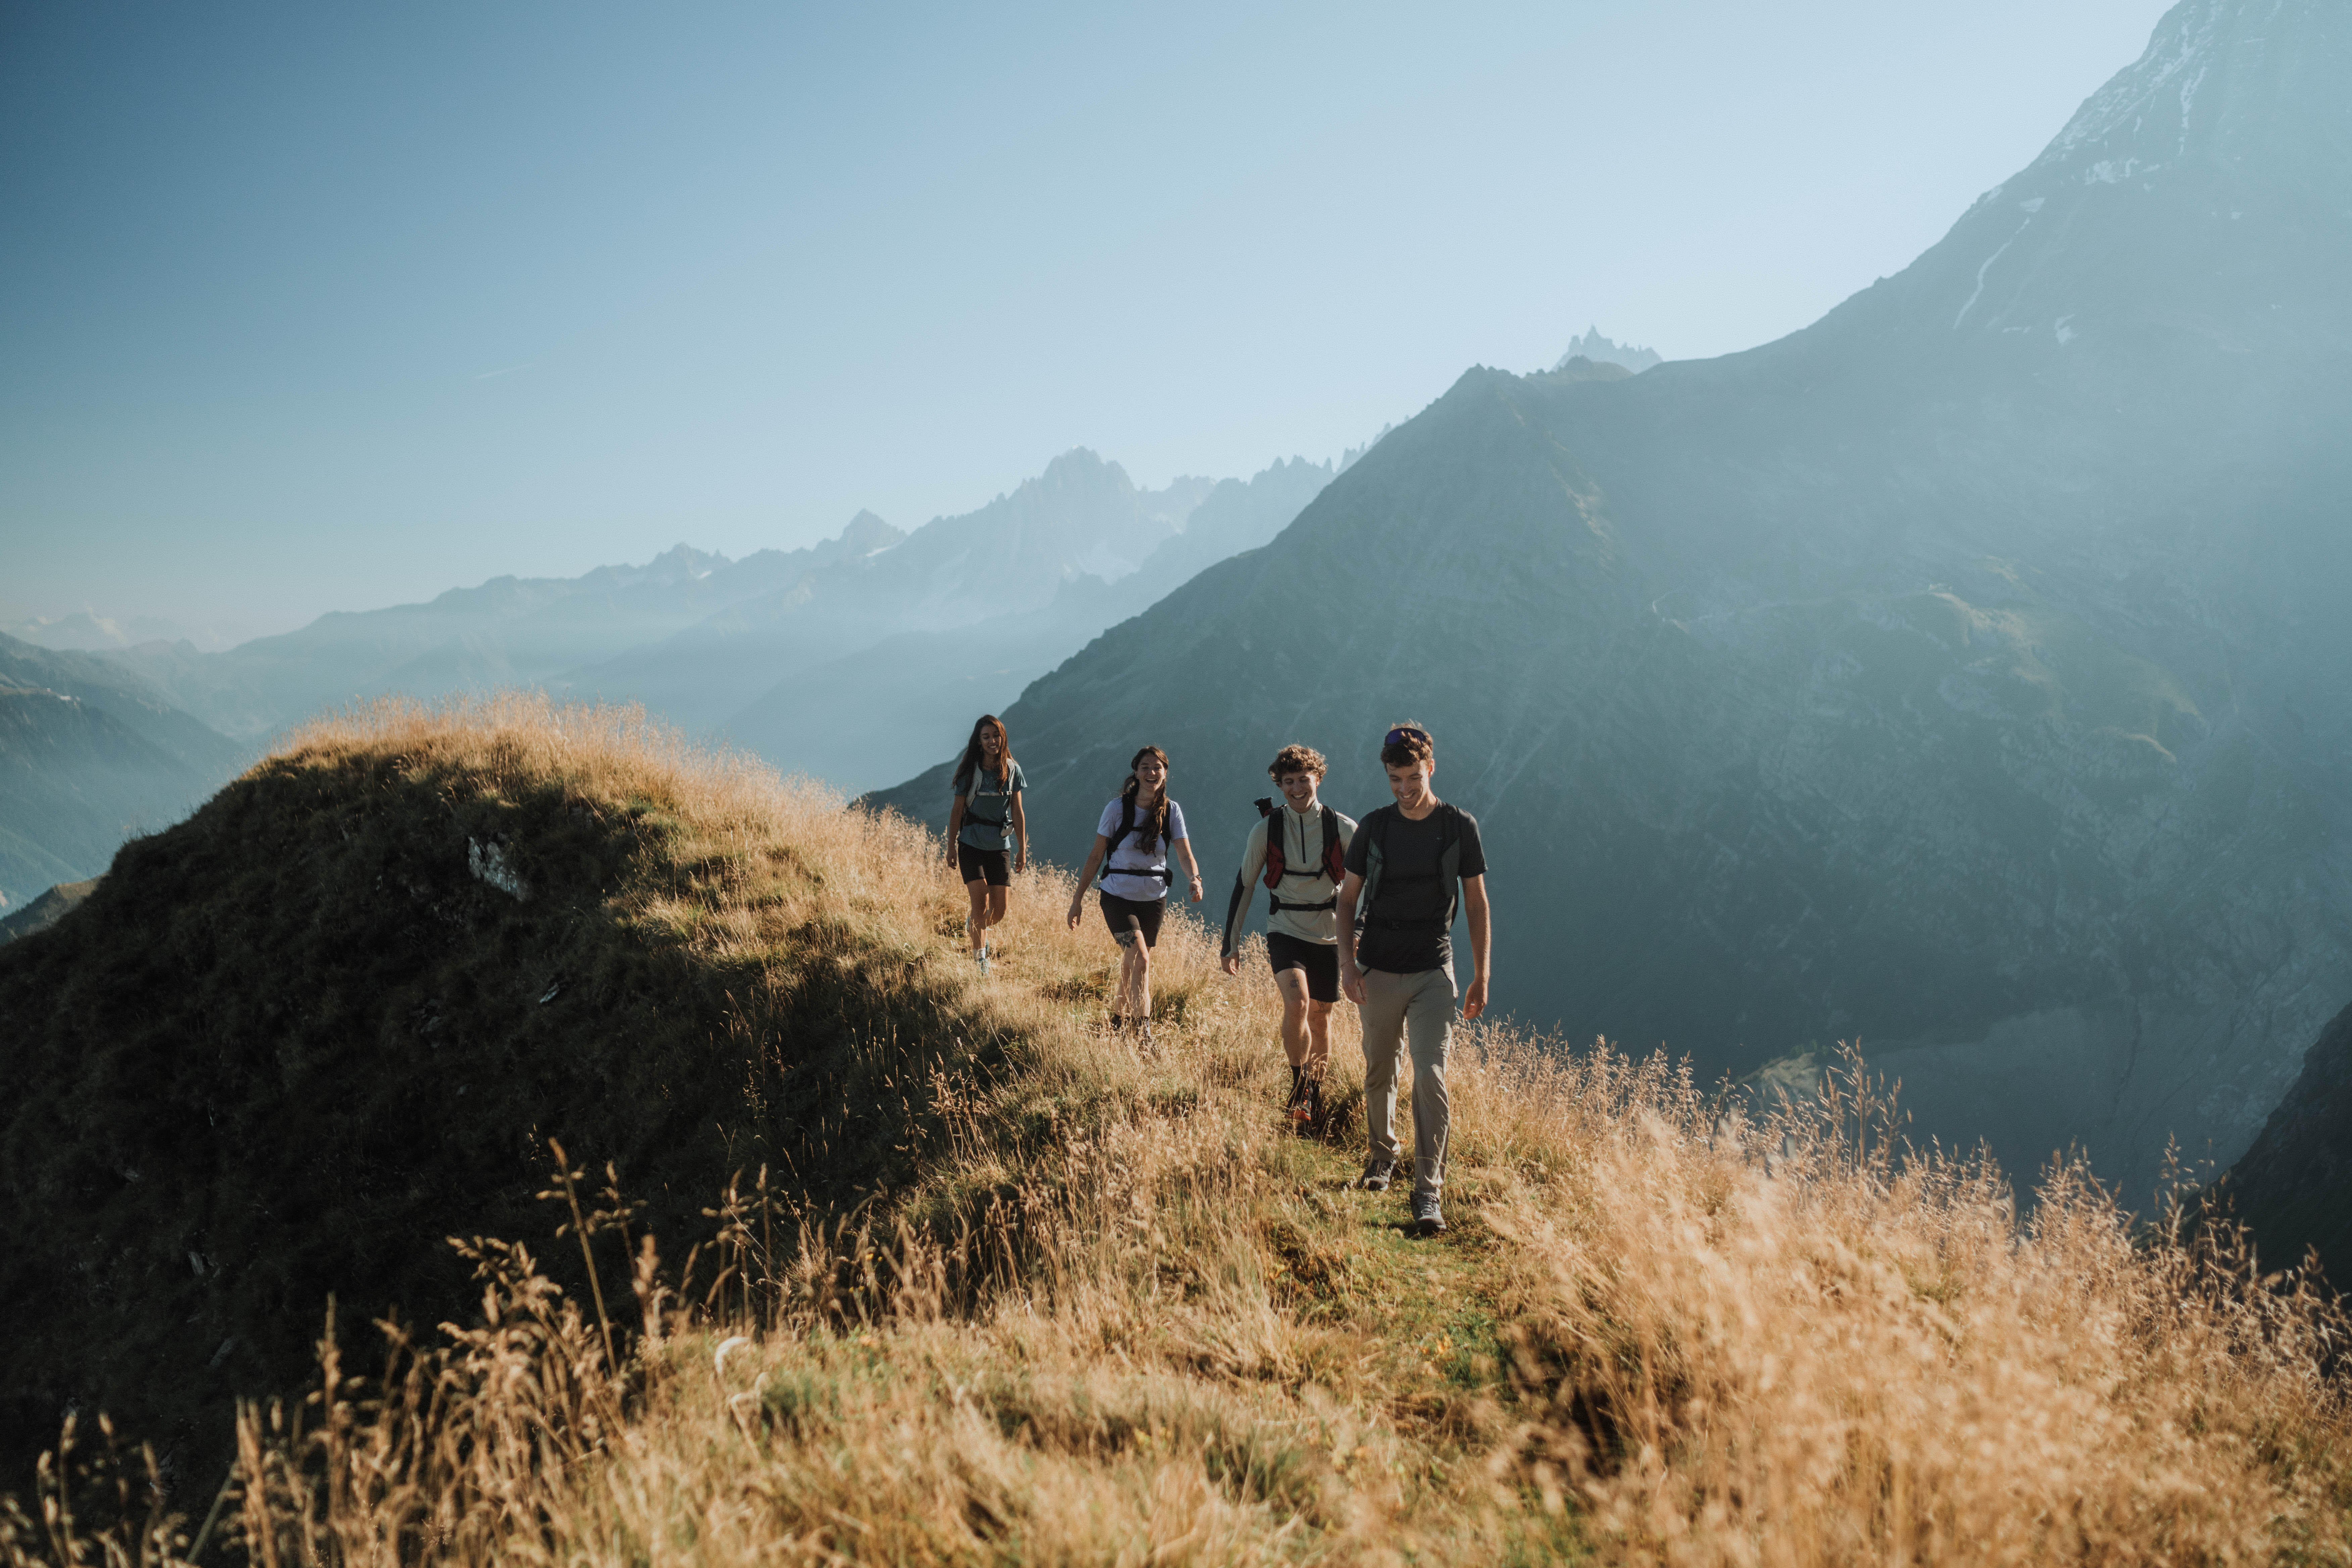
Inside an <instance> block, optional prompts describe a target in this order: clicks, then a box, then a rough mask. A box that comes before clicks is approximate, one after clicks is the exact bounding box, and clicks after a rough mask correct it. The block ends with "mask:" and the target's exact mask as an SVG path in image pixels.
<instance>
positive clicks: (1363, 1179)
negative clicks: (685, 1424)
mask: <svg viewBox="0 0 2352 1568" xmlns="http://www.w3.org/2000/svg"><path fill="white" fill-rule="evenodd" d="M1395 1174H1396V1162H1395V1161H1394V1160H1383V1159H1381V1157H1380V1156H1379V1155H1378V1154H1375V1155H1373V1156H1372V1157H1371V1158H1370V1160H1368V1161H1366V1162H1365V1163H1364V1173H1363V1174H1362V1175H1360V1176H1358V1177H1357V1178H1356V1185H1357V1186H1359V1187H1360V1188H1362V1189H1363V1190H1364V1191H1365V1192H1368V1193H1384V1192H1387V1191H1388V1190H1389V1178H1391V1176H1394V1175H1395Z"/></svg>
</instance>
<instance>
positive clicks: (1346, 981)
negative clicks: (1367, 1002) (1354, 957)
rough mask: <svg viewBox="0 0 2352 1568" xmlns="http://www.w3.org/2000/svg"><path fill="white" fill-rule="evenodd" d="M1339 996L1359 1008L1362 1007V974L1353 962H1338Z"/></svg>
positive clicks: (1346, 960)
mask: <svg viewBox="0 0 2352 1568" xmlns="http://www.w3.org/2000/svg"><path fill="white" fill-rule="evenodd" d="M1339 994H1341V995H1342V996H1345V997H1346V998H1347V999H1348V1000H1349V1001H1350V1002H1353V1003H1354V1004H1355V1005H1357V1006H1359V1007H1360V1006H1362V1005H1364V972H1363V971H1362V970H1360V969H1359V968H1357V967H1356V965H1355V963H1354V962H1353V961H1351V960H1349V959H1341V960H1340V961H1339Z"/></svg>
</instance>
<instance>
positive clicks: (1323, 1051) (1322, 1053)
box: [1284, 969, 1331, 1083]
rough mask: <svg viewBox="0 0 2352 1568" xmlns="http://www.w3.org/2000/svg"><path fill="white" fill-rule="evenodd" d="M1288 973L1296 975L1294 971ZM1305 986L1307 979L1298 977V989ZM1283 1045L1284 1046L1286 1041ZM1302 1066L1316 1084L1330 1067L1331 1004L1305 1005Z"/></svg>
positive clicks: (1314, 1003)
mask: <svg viewBox="0 0 2352 1568" xmlns="http://www.w3.org/2000/svg"><path fill="white" fill-rule="evenodd" d="M1290 973H1293V974H1298V971H1297V970H1295V969H1294V970H1292V971H1290ZM1306 984H1307V977H1306V976H1305V975H1303V974H1301V975H1299V989H1300V990H1302V991H1303V990H1305V989H1306ZM1284 1043H1285V1044H1288V1041H1287V1040H1286V1041H1285V1042H1284ZM1304 1065H1305V1066H1306V1068H1307V1077H1308V1078H1310V1079H1314V1080H1315V1081H1316V1082H1317V1083H1320V1082H1322V1081H1323V1070H1324V1068H1328V1067H1329V1066H1330V1065H1331V1004H1330V1003H1328V1002H1309V1003H1307V1057H1306V1061H1305V1064H1304Z"/></svg>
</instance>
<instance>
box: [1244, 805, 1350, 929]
mask: <svg viewBox="0 0 2352 1568" xmlns="http://www.w3.org/2000/svg"><path fill="white" fill-rule="evenodd" d="M1256 804H1257V814H1258V816H1262V817H1264V818H1265V885H1266V889H1267V892H1266V896H1265V901H1266V904H1267V905H1268V907H1269V910H1328V909H1332V908H1335V907H1337V905H1338V904H1339V894H1338V893H1337V892H1334V893H1333V894H1332V895H1331V897H1329V898H1328V899H1326V900H1323V901H1322V902H1321V903H1319V904H1293V903H1286V902H1284V901H1283V897H1282V883H1283V879H1285V878H1287V877H1328V878H1330V879H1331V886H1332V887H1333V888H1334V889H1337V888H1338V887H1339V884H1340V883H1341V882H1344V881H1346V880H1347V879H1348V847H1347V846H1346V845H1344V844H1342V843H1341V842H1340V841H1339V813H1338V812H1336V811H1333V810H1332V809H1331V808H1330V807H1329V806H1328V805H1327V806H1325V807H1324V808H1323V850H1322V853H1321V854H1319V855H1318V856H1316V858H1315V861H1314V863H1313V864H1312V865H1307V866H1296V867H1294V866H1291V865H1289V864H1287V863H1286V861H1285V860H1284V858H1283V845H1282V838H1283V835H1282V825H1281V824H1280V823H1279V822H1277V821H1276V820H1275V813H1276V809H1277V808H1276V805H1275V804H1274V797H1273V796H1272V795H1267V796H1265V797H1263V798H1261V799H1260V800H1259V801H1258V802H1257V803H1256Z"/></svg>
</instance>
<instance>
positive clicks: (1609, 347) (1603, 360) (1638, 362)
mask: <svg viewBox="0 0 2352 1568" xmlns="http://www.w3.org/2000/svg"><path fill="white" fill-rule="evenodd" d="M1576 360H1588V361H1590V362H1591V363H1594V364H1615V365H1622V366H1624V367H1625V368H1626V369H1627V370H1629V371H1631V372H1633V374H1635V375H1639V374H1642V373H1643V371H1645V370H1647V369H1649V368H1650V367H1651V366H1652V365H1654V364H1664V363H1665V362H1666V356H1665V355H1664V354H1662V353H1659V352H1658V351H1657V350H1655V349H1651V348H1643V347H1640V346H1638V345H1636V344H1633V343H1612V342H1610V341H1609V340H1608V339H1607V338H1604V337H1602V336H1601V329H1600V328H1599V327H1598V326H1591V327H1587V328H1586V329H1585V330H1584V335H1583V336H1582V337H1580V338H1570V339H1569V340H1568V352H1567V353H1564V354H1562V355H1560V356H1559V363H1557V364H1555V365H1553V366H1552V367H1551V368H1552V369H1553V370H1554V371H1564V370H1567V369H1568V368H1569V366H1570V363H1571V362H1573V361H1576Z"/></svg>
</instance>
